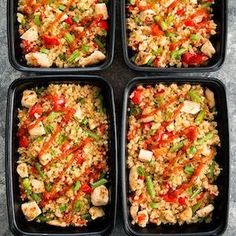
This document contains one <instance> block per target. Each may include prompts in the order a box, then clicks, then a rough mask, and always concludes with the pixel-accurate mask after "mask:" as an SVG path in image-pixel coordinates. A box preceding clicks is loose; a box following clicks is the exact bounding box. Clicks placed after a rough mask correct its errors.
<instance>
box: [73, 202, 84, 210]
mask: <svg viewBox="0 0 236 236" xmlns="http://www.w3.org/2000/svg"><path fill="white" fill-rule="evenodd" d="M82 206H83V202H82V201H81V200H77V201H76V202H75V205H74V210H75V211H80V210H81V208H82Z"/></svg>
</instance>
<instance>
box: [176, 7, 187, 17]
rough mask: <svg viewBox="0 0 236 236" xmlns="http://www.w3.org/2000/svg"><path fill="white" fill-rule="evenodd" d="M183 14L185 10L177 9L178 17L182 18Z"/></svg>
mask: <svg viewBox="0 0 236 236" xmlns="http://www.w3.org/2000/svg"><path fill="white" fill-rule="evenodd" d="M184 12H185V10H184V9H183V8H182V9H179V10H178V11H177V12H176V14H177V15H178V16H182V15H183V14H184Z"/></svg>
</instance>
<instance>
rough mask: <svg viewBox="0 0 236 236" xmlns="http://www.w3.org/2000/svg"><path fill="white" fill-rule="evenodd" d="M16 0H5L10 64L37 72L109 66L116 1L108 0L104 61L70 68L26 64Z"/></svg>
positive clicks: (20, 68)
mask: <svg viewBox="0 0 236 236" xmlns="http://www.w3.org/2000/svg"><path fill="white" fill-rule="evenodd" d="M17 4H18V1H17V0H7V38H8V57H9V61H10V63H11V65H12V66H13V67H14V68H15V69H16V70H19V71H24V72H37V73H65V72H82V73H83V72H88V71H100V70H104V69H106V68H107V67H109V66H110V65H111V63H112V61H113V57H114V46H115V22H116V1H113V0H112V1H109V2H108V4H107V7H108V14H109V19H108V24H109V30H108V33H107V44H106V45H107V46H106V51H107V54H106V59H105V61H103V62H101V63H99V64H96V65H92V66H88V67H84V68H83V67H71V68H58V67H50V68H46V67H33V66H29V65H27V64H26V61H25V60H24V59H23V54H22V49H21V47H20V36H19V33H18V26H19V23H18V22H17V17H16V13H17Z"/></svg>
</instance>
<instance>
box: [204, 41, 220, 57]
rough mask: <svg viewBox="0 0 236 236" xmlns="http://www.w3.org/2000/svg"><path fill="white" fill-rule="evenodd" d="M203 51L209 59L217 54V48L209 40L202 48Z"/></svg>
mask: <svg viewBox="0 0 236 236" xmlns="http://www.w3.org/2000/svg"><path fill="white" fill-rule="evenodd" d="M201 51H202V52H203V53H204V54H205V55H207V56H208V57H212V55H213V54H215V53H216V50H215V48H214V47H213V45H212V44H211V42H210V41H209V40H207V41H206V42H205V43H204V44H203V45H202V47H201Z"/></svg>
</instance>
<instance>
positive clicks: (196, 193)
mask: <svg viewBox="0 0 236 236" xmlns="http://www.w3.org/2000/svg"><path fill="white" fill-rule="evenodd" d="M201 191H202V189H201V188H198V189H197V190H195V191H194V192H193V194H192V195H191V197H190V199H193V198H195V197H196V196H197V195H198V194H199V193H200V192H201Z"/></svg>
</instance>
